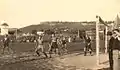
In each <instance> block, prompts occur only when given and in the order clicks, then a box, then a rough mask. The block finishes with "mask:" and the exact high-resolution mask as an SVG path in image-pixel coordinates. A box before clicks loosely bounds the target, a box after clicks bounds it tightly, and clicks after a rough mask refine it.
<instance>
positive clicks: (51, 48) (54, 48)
mask: <svg viewBox="0 0 120 70" xmlns="http://www.w3.org/2000/svg"><path fill="white" fill-rule="evenodd" d="M52 52H55V53H57V52H58V44H57V37H56V36H55V34H52V38H51V43H50V44H49V54H50V58H51V54H52Z"/></svg>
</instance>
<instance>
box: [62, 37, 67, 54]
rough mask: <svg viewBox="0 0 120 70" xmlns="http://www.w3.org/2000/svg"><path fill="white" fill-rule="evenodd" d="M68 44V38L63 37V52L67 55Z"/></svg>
mask: <svg viewBox="0 0 120 70" xmlns="http://www.w3.org/2000/svg"><path fill="white" fill-rule="evenodd" d="M66 43H67V41H66V38H65V37H63V39H62V50H63V52H65V53H67V45H66Z"/></svg>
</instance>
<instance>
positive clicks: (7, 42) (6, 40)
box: [3, 35, 10, 54]
mask: <svg viewBox="0 0 120 70" xmlns="http://www.w3.org/2000/svg"><path fill="white" fill-rule="evenodd" d="M9 44H10V38H9V37H8V35H5V38H4V39H3V54H4V51H5V48H7V49H8V52H9V50H10V47H9Z"/></svg>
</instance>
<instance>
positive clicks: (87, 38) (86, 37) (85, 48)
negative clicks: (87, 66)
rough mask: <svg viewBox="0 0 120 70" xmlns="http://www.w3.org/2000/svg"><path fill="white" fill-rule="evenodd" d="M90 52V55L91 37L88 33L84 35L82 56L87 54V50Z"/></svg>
mask: <svg viewBox="0 0 120 70" xmlns="http://www.w3.org/2000/svg"><path fill="white" fill-rule="evenodd" d="M88 51H89V52H90V55H92V47H91V39H90V37H89V36H88V35H86V36H85V47H84V56H86V55H87V52H88Z"/></svg>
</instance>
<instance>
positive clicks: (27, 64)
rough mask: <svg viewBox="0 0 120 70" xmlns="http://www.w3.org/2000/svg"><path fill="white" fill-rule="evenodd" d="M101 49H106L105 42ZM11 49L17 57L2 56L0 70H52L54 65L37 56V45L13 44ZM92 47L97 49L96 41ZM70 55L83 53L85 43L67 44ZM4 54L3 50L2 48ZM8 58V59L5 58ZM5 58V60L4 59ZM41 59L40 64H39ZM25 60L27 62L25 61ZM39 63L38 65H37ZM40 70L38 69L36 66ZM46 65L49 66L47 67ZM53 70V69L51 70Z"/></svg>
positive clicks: (46, 46)
mask: <svg viewBox="0 0 120 70" xmlns="http://www.w3.org/2000/svg"><path fill="white" fill-rule="evenodd" d="M100 45H101V49H103V48H104V41H101V42H100ZM10 47H11V48H12V50H13V51H14V53H10V54H13V55H15V56H16V58H11V57H7V56H6V55H9V56H12V55H10V54H8V53H7V49H6V53H5V54H1V56H0V57H1V58H0V62H1V64H4V65H3V66H0V70H52V69H53V68H52V64H49V63H48V61H49V60H48V59H46V60H43V59H41V58H39V57H37V56H35V53H34V50H35V43H11V44H10ZM44 47H45V51H46V52H48V43H47V42H46V43H44ZM92 47H93V49H95V41H93V42H92ZM67 48H68V52H69V54H71V53H75V52H83V48H84V43H83V42H82V41H77V42H72V43H67ZM0 49H1V51H0V52H2V48H0ZM4 56H6V57H4ZM3 57H4V58H3ZM38 59H39V62H38ZM23 60H25V61H23ZM37 62H38V63H37ZM33 64H36V66H38V67H39V68H36V66H35V65H33ZM44 65H49V66H47V67H48V68H47V67H45V66H44ZM50 68H52V69H50Z"/></svg>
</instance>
